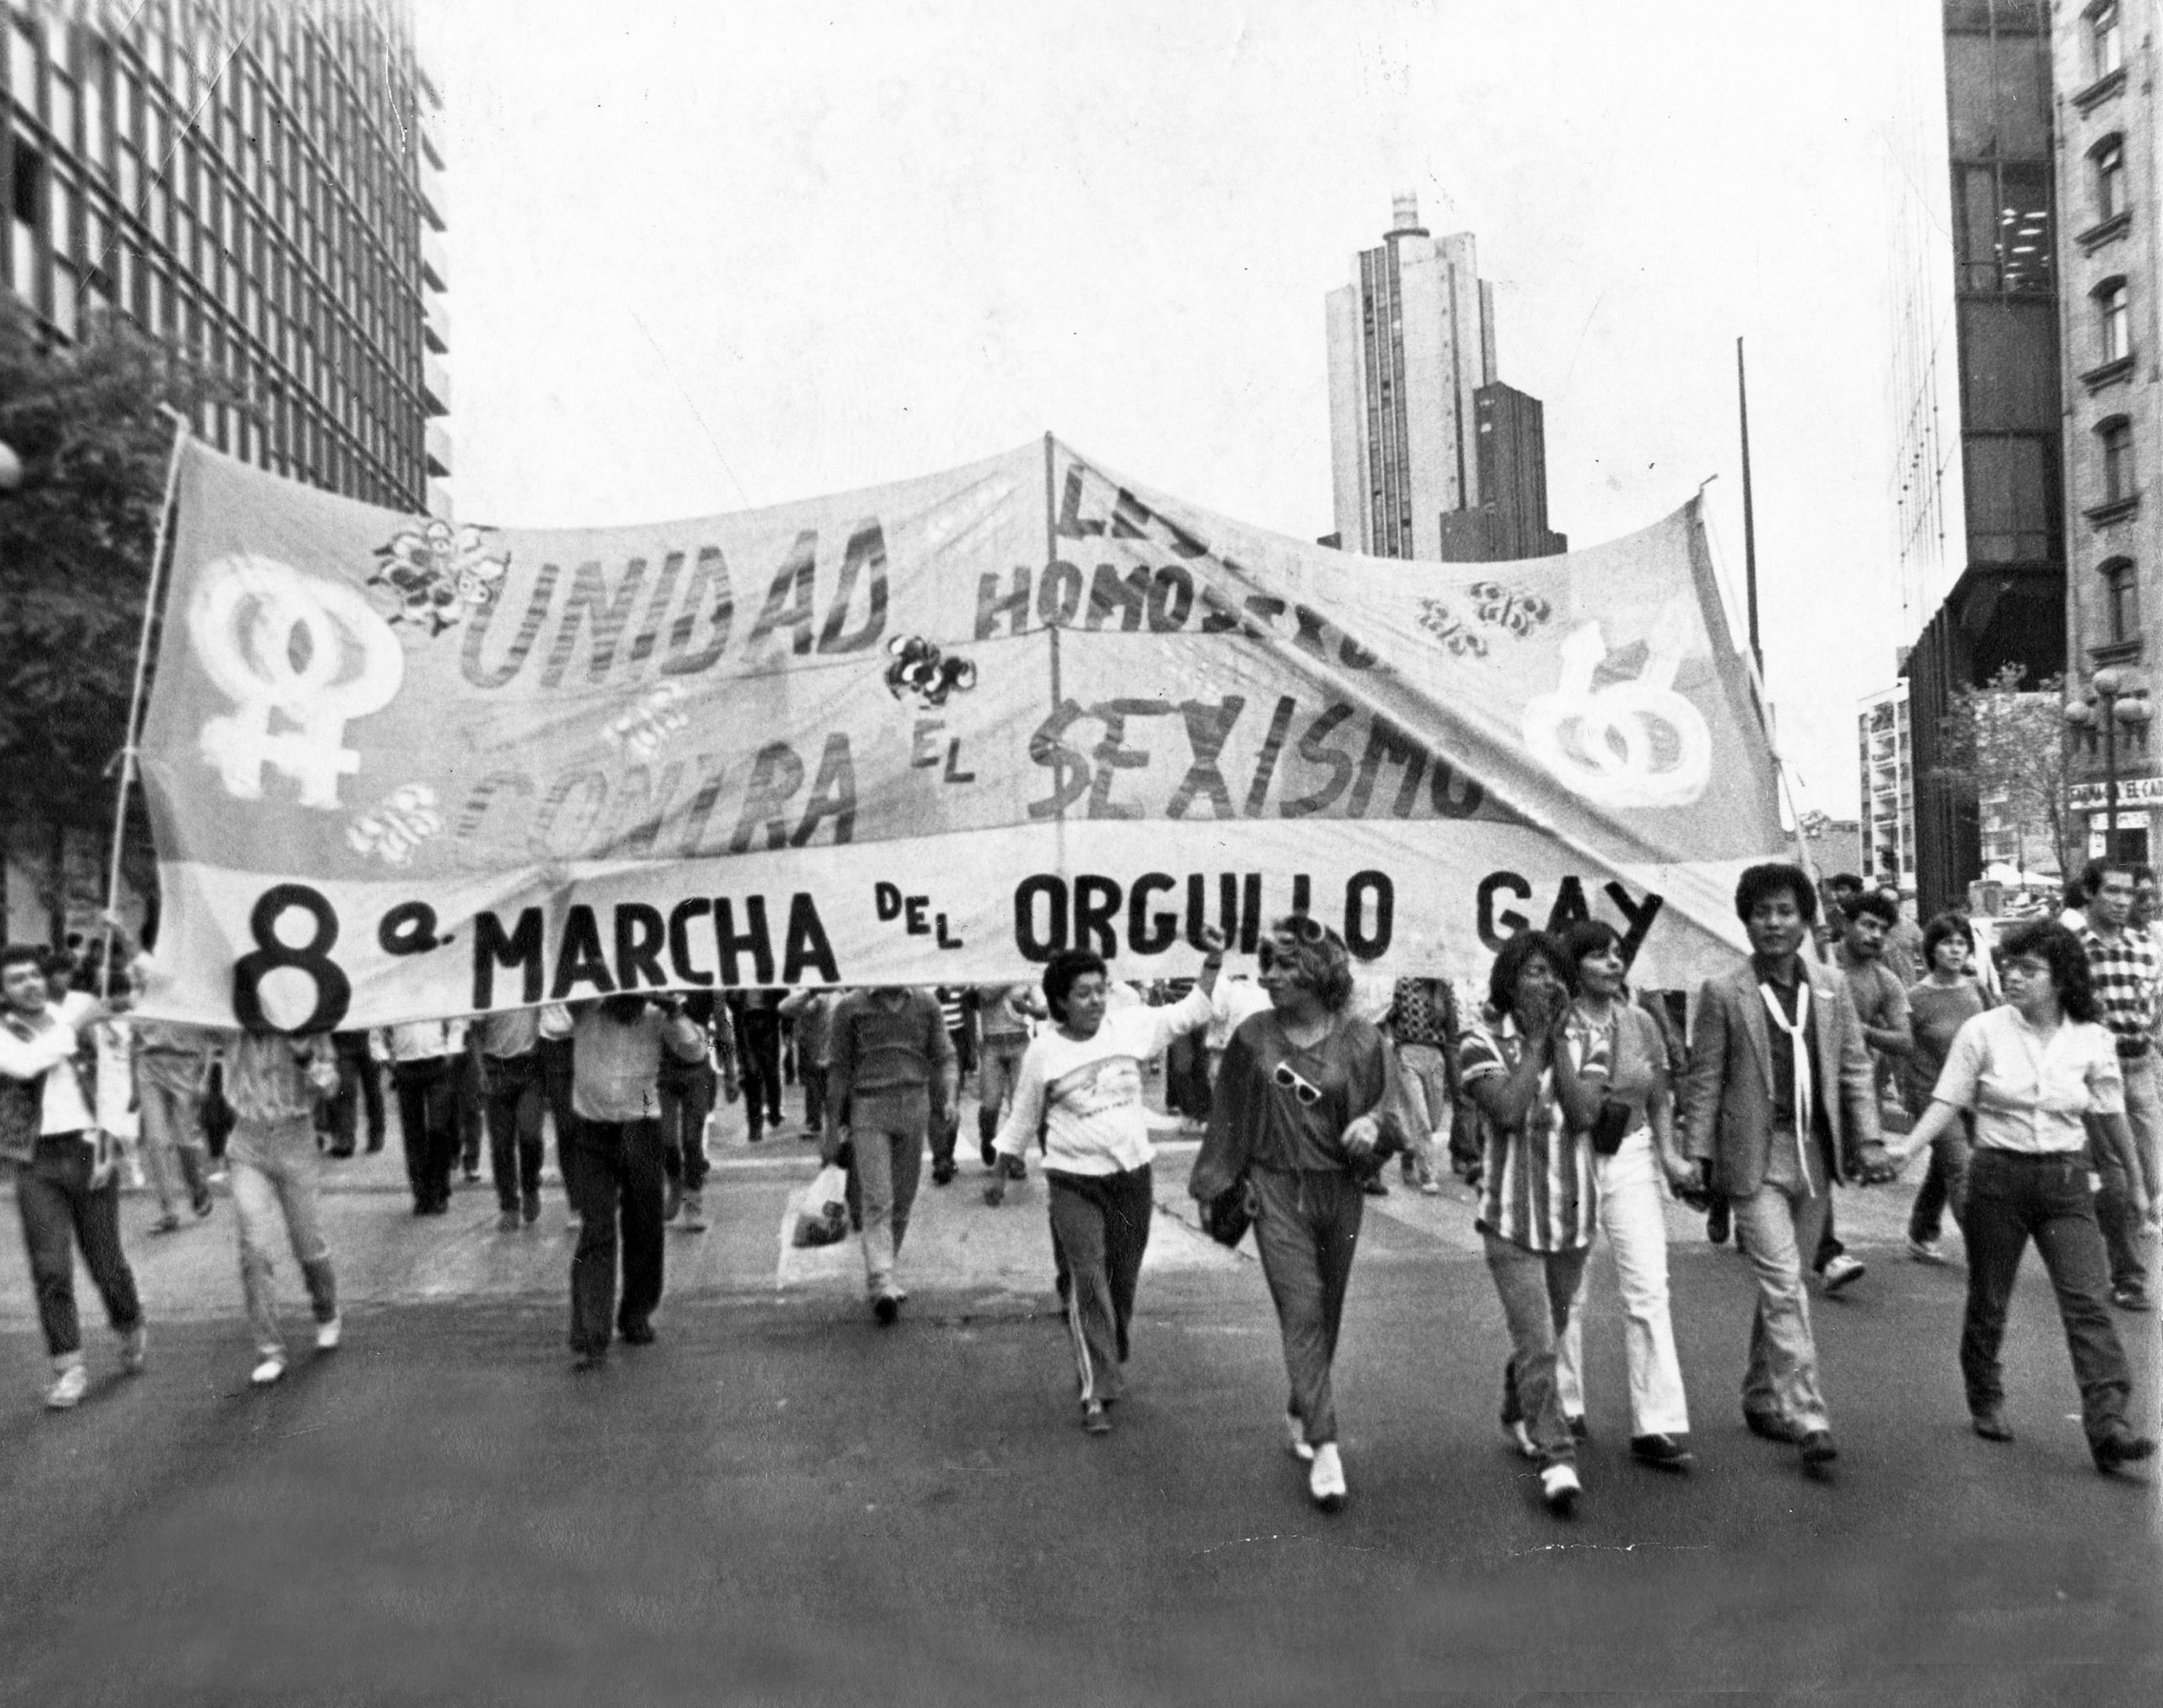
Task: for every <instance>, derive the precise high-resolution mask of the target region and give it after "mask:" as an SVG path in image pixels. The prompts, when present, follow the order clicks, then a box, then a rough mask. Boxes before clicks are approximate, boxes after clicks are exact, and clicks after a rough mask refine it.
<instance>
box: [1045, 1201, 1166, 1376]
mask: <svg viewBox="0 0 2163 1708" xmlns="http://www.w3.org/2000/svg"><path fill="white" fill-rule="evenodd" d="M1044 1178H1045V1179H1046V1180H1048V1181H1049V1183H1051V1237H1052V1243H1053V1246H1054V1248H1055V1249H1056V1251H1057V1253H1058V1256H1059V1261H1060V1268H1061V1269H1062V1270H1064V1271H1065V1274H1066V1275H1067V1276H1068V1278H1069V1280H1068V1286H1067V1293H1066V1327H1067V1331H1068V1333H1069V1334H1070V1335H1071V1336H1072V1338H1073V1341H1074V1363H1075V1368H1076V1373H1077V1374H1078V1375H1079V1377H1080V1379H1081V1398H1082V1400H1083V1401H1085V1402H1086V1401H1091V1400H1102V1401H1107V1402H1109V1401H1114V1400H1116V1399H1118V1398H1119V1397H1120V1395H1122V1394H1123V1393H1124V1392H1125V1390H1126V1379H1125V1371H1124V1370H1123V1369H1122V1368H1121V1366H1123V1365H1124V1364H1125V1363H1126V1336H1127V1327H1128V1325H1129V1324H1130V1323H1131V1322H1132V1320H1133V1318H1134V1289H1135V1284H1136V1282H1137V1281H1139V1280H1140V1279H1141V1254H1142V1253H1144V1252H1145V1251H1147V1249H1148V1248H1149V1223H1150V1220H1151V1218H1152V1217H1153V1216H1155V1215H1156V1213H1157V1205H1156V1199H1155V1194H1154V1193H1153V1191H1152V1183H1151V1180H1150V1174H1149V1165H1148V1164H1147V1163H1146V1162H1145V1163H1143V1164H1142V1165H1141V1167H1139V1168H1131V1169H1128V1170H1125V1172H1120V1173H1117V1174H1068V1173H1065V1172H1059V1171H1056V1170H1052V1169H1046V1170H1045V1171H1044Z"/></svg>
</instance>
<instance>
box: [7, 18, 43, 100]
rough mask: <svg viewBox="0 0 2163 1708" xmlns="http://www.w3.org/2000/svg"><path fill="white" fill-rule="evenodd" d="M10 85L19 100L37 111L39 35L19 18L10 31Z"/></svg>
mask: <svg viewBox="0 0 2163 1708" xmlns="http://www.w3.org/2000/svg"><path fill="white" fill-rule="evenodd" d="M8 88H10V89H11V90H14V95H15V99H16V100H17V101H20V102H22V104H23V105H24V106H26V107H28V108H29V109H30V111H31V112H36V111H37V37H36V35H35V34H33V33H32V31H31V30H30V24H28V23H27V22H26V21H25V20H24V19H16V20H15V22H14V25H13V27H12V28H10V29H9V30H8Z"/></svg>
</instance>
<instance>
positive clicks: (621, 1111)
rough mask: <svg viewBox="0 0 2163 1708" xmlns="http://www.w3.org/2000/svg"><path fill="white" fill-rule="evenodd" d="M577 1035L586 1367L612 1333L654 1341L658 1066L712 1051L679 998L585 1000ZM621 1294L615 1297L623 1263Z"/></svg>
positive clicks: (658, 1258) (575, 1183)
mask: <svg viewBox="0 0 2163 1708" xmlns="http://www.w3.org/2000/svg"><path fill="white" fill-rule="evenodd" d="M581 1009H582V1011H575V1012H577V1019H576V1021H575V1024H574V1025H573V1027H572V1031H571V1060H572V1067H571V1112H572V1120H571V1140H570V1148H571V1149H572V1150H574V1151H575V1152H576V1153H577V1156H578V1162H577V1167H575V1170H574V1171H573V1174H572V1181H571V1189H572V1191H573V1192H574V1193H575V1194H576V1203H577V1205H578V1211H579V1232H578V1249H577V1250H576V1251H575V1252H574V1253H573V1254H571V1330H570V1341H571V1357H572V1362H573V1363H574V1366H575V1368H579V1369H581V1370H590V1369H593V1368H597V1367H598V1366H599V1365H600V1364H601V1363H603V1362H604V1361H605V1360H606V1358H607V1355H608V1342H609V1339H610V1335H611V1334H612V1332H613V1333H617V1334H621V1335H623V1337H624V1342H625V1344H627V1345H629V1346H645V1345H646V1344H647V1343H649V1342H650V1341H651V1340H652V1339H653V1323H652V1317H653V1309H654V1307H655V1306H656V1305H657V1304H659V1303H661V1287H662V1265H663V1262H664V1258H663V1250H662V1219H661V1218H662V1161H661V1151H662V1136H661V1064H662V1058H663V1056H664V1055H667V1056H673V1057H674V1058H676V1059H677V1060H678V1061H679V1062H693V1061H696V1060H698V1059H699V1058H700V1057H701V1056H702V1055H703V1054H704V1053H706V1041H705V1038H704V1036H703V1035H702V1034H701V1033H700V1031H699V1028H698V1026H697V1025H695V1023H694V1022H693V1021H692V1020H691V1019H690V1018H689V1016H688V1015H687V1014H685V1013H684V1001H683V998H681V997H678V996H673V995H670V996H665V997H662V998H657V1000H655V1001H651V1002H650V1001H648V1000H647V999H646V998H645V997H643V996H640V995H635V994H621V995H617V996H611V997H604V998H602V999H601V1000H600V1001H599V1002H597V1003H595V1004H591V1005H590V1006H587V1005H581ZM619 1250H620V1252H621V1254H622V1263H623V1297H622V1301H621V1303H618V1299H617V1294H616V1282H617V1259H618V1251H619Z"/></svg>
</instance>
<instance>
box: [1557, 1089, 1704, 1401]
mask: <svg viewBox="0 0 2163 1708" xmlns="http://www.w3.org/2000/svg"><path fill="white" fill-rule="evenodd" d="M1593 1172H1594V1175H1595V1176H1596V1177H1597V1178H1598V1180H1599V1227H1600V1232H1603V1233H1605V1235H1606V1236H1607V1243H1608V1248H1609V1249H1610V1250H1611V1251H1612V1252H1613V1253H1614V1254H1615V1281H1616V1284H1617V1286H1619V1287H1620V1289H1621V1294H1622V1349H1623V1352H1624V1354H1625V1356H1626V1358H1627V1360H1628V1368H1629V1372H1630V1433H1632V1435H1685V1434H1687V1433H1689V1430H1690V1406H1689V1402H1688V1401H1687V1400H1686V1399H1685V1398H1684V1396H1683V1392H1682V1365H1681V1361H1680V1360H1679V1359H1678V1358H1677V1357H1676V1356H1675V1322H1674V1318H1673V1315H1672V1314H1671V1312H1670V1309H1669V1308H1668V1292H1667V1208H1666V1206H1667V1197H1666V1194H1665V1193H1664V1192H1663V1191H1662V1190H1661V1187H1660V1163H1659V1151H1658V1150H1656V1149H1655V1148H1654V1144H1653V1135H1652V1133H1651V1131H1650V1129H1647V1128H1643V1127H1640V1128H1638V1129H1637V1131H1636V1132H1634V1133H1632V1134H1630V1135H1629V1136H1628V1137H1627V1138H1626V1139H1624V1140H1623V1141H1622V1147H1621V1150H1617V1151H1616V1152H1615V1154H1614V1155H1613V1156H1595V1157H1594V1159H1593ZM1583 1346H1584V1286H1583V1281H1579V1283H1578V1286H1577V1295H1576V1297H1575V1298H1574V1299H1572V1302H1571V1306H1570V1320H1569V1325H1568V1326H1567V1327H1566V1328H1565V1329H1564V1330H1563V1331H1562V1341H1561V1346H1558V1347H1557V1348H1556V1375H1555V1379H1556V1385H1557V1386H1558V1388H1559V1389H1560V1390H1561V1398H1562V1409H1563V1411H1564V1412H1569V1413H1573V1414H1575V1415H1577V1416H1579V1417H1582V1416H1583V1414H1584V1409H1585V1402H1584V1386H1583V1379H1582V1372H1583V1368H1584V1363H1583V1357H1584V1352H1583Z"/></svg>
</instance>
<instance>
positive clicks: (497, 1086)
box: [488, 1052, 541, 1210]
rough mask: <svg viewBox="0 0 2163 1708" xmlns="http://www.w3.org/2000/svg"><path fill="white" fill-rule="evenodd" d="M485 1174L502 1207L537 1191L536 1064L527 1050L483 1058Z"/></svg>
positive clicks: (538, 1110)
mask: <svg viewBox="0 0 2163 1708" xmlns="http://www.w3.org/2000/svg"><path fill="white" fill-rule="evenodd" d="M488 1172H489V1174H490V1176H491V1177H492V1178H493V1180H494V1182H495V1187H496V1202H497V1204H498V1205H500V1206H501V1207H502V1208H503V1209H504V1210H516V1209H517V1208H518V1207H519V1201H520V1199H521V1198H522V1197H523V1196H524V1195H525V1194H527V1193H530V1192H538V1191H539V1190H540V1189H541V1062H540V1058H539V1057H538V1056H537V1055H535V1054H533V1053H530V1052H529V1053H527V1054H526V1055H523V1056H491V1057H489V1058H488Z"/></svg>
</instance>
